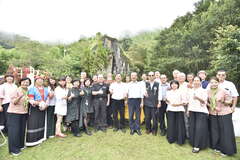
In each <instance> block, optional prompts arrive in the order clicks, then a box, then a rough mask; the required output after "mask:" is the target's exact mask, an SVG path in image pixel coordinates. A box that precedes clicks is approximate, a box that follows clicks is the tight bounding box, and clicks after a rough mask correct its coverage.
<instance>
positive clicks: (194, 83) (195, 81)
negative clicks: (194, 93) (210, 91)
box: [193, 77, 201, 88]
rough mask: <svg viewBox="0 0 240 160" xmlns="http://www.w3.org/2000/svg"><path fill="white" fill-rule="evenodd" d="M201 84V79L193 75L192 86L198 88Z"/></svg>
mask: <svg viewBox="0 0 240 160" xmlns="http://www.w3.org/2000/svg"><path fill="white" fill-rule="evenodd" d="M200 86H201V80H200V79H199V78H198V77H195V78H194V79H193V87H194V88H199V87H200Z"/></svg>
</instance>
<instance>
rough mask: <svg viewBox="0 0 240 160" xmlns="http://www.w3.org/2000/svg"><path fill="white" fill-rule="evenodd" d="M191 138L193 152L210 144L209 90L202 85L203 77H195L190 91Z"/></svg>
mask: <svg viewBox="0 0 240 160" xmlns="http://www.w3.org/2000/svg"><path fill="white" fill-rule="evenodd" d="M188 94H189V100H188V113H189V136H190V138H189V140H190V144H191V145H192V147H193V150H192V152H193V153H198V152H199V151H200V149H205V148H207V147H208V144H209V132H208V108H207V99H208V96H207V92H206V90H205V89H203V88H202V87H201V79H200V78H199V77H195V78H194V79H193V88H192V89H191V90H189V91H188Z"/></svg>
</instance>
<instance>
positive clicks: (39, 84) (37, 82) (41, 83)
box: [36, 78, 43, 86]
mask: <svg viewBox="0 0 240 160" xmlns="http://www.w3.org/2000/svg"><path fill="white" fill-rule="evenodd" d="M36 84H37V85H38V86H42V85H43V79H42V78H38V79H37V80H36Z"/></svg>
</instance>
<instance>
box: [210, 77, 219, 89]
mask: <svg viewBox="0 0 240 160" xmlns="http://www.w3.org/2000/svg"><path fill="white" fill-rule="evenodd" d="M218 84H219V82H218V81H216V80H215V79H211V81H210V88H212V89H215V88H218Z"/></svg>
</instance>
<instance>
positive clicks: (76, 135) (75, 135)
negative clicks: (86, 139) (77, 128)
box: [74, 133, 82, 137]
mask: <svg viewBox="0 0 240 160" xmlns="http://www.w3.org/2000/svg"><path fill="white" fill-rule="evenodd" d="M81 136H82V135H81V134H80V133H78V134H74V137H81Z"/></svg>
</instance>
